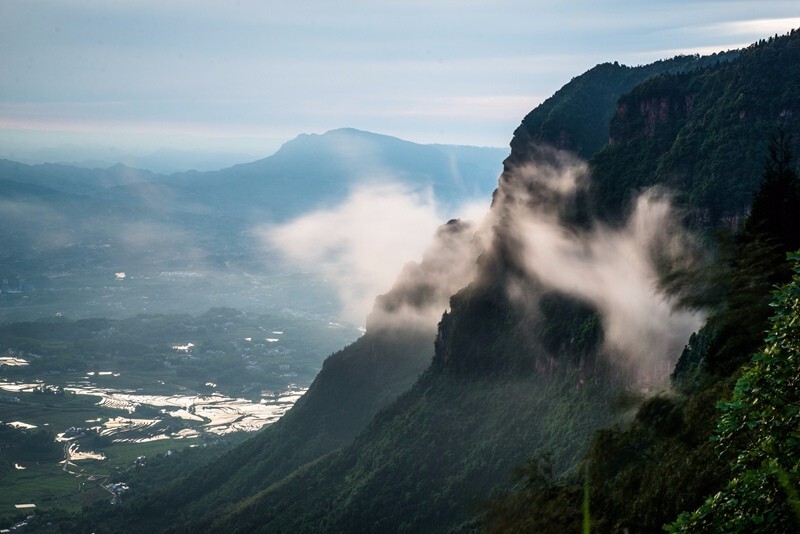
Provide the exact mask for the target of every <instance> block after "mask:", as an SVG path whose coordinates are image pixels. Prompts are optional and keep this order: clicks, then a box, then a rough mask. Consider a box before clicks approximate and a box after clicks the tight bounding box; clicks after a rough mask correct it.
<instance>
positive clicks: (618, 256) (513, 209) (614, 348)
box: [497, 153, 703, 383]
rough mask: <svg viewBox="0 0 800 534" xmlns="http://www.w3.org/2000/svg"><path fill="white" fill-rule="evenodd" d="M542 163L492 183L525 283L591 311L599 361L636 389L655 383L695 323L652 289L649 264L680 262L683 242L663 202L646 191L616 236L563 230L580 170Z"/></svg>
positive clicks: (582, 179)
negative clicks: (598, 329)
mask: <svg viewBox="0 0 800 534" xmlns="http://www.w3.org/2000/svg"><path fill="white" fill-rule="evenodd" d="M551 156H552V157H551V159H550V160H549V161H548V162H545V161H542V162H539V163H536V164H530V165H527V166H524V167H521V168H518V169H515V170H514V171H513V172H511V173H510V174H509V175H508V176H507V179H506V180H504V181H503V182H502V186H501V190H500V196H499V198H498V202H497V209H498V210H500V211H502V210H506V211H505V214H504V223H503V225H501V228H505V229H506V231H508V232H510V234H511V236H512V238H513V239H514V240H515V242H517V243H518V244H519V246H520V248H519V250H518V251H517V253H518V254H519V261H520V262H521V266H522V267H523V269H524V270H525V272H526V273H527V274H528V276H530V277H532V278H533V279H535V280H537V281H538V282H540V283H542V284H543V285H544V286H545V287H546V288H548V289H550V290H556V291H559V292H562V293H565V294H568V295H571V296H573V297H575V298H578V299H580V300H583V301H586V302H588V303H590V304H592V305H593V306H594V307H595V308H597V310H598V311H599V312H600V314H601V317H602V323H603V327H604V333H605V353H606V355H607V356H608V357H610V358H611V359H612V361H613V362H614V363H615V364H616V365H618V367H619V368H621V369H622V370H623V371H625V372H627V373H629V374H630V376H631V377H632V378H633V379H634V380H636V381H638V382H642V383H653V382H656V381H658V379H659V378H663V377H664V376H665V375H666V374H667V373H668V372H669V371H670V370H671V369H672V367H673V366H674V363H675V361H676V360H677V358H678V356H679V355H680V351H681V349H682V347H683V346H684V344H685V343H686V342H687V340H688V338H689V335H690V334H691V333H692V332H693V331H695V330H696V329H697V328H698V327H699V326H700V325H701V323H702V319H703V316H702V314H700V313H696V312H693V311H686V310H680V309H676V307H675V305H674V302H673V301H672V300H671V299H670V298H669V297H668V296H667V295H665V294H664V292H663V291H662V290H661V289H660V288H659V283H658V282H659V270H658V268H657V265H658V264H660V263H661V262H666V263H668V264H675V263H676V262H683V261H687V258H688V256H687V254H688V252H687V251H689V250H690V249H691V247H690V244H691V237H690V236H689V235H688V234H687V233H686V231H685V230H684V229H682V227H681V226H680V224H679V223H678V222H677V220H676V218H675V216H674V214H673V212H672V209H671V205H670V201H669V197H668V196H665V195H660V194H658V192H657V191H655V190H650V191H648V192H645V193H644V194H642V195H641V196H640V197H639V198H638V199H637V200H636V203H635V207H634V209H633V211H632V213H631V215H630V217H629V219H628V221H627V223H626V224H625V225H624V226H622V227H620V228H616V227H609V226H607V225H604V224H601V223H596V224H595V225H594V226H593V227H592V228H591V229H589V230H585V229H584V230H581V229H577V228H573V227H570V226H567V225H565V224H564V223H562V221H561V208H562V207H563V206H564V204H565V203H566V202H568V201H569V199H570V198H571V197H572V195H574V194H575V193H576V192H577V191H578V190H579V189H580V188H582V187H584V186H585V184H586V183H587V181H588V179H589V177H588V170H587V167H586V165H585V164H584V163H582V162H579V161H577V160H574V159H572V158H571V157H569V156H568V155H566V154H565V153H555V154H554V155H551ZM512 290H513V291H512V295H513V296H514V297H515V298H524V295H520V294H519V290H518V287H514V288H512Z"/></svg>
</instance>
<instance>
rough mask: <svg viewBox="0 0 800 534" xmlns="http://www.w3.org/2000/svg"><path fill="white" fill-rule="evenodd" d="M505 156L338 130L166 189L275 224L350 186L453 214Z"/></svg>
mask: <svg viewBox="0 0 800 534" xmlns="http://www.w3.org/2000/svg"><path fill="white" fill-rule="evenodd" d="M506 154H507V152H506V151H505V150H503V149H497V148H479V147H459V146H445V145H420V144H417V143H411V142H408V141H403V140H401V139H397V138H395V137H390V136H386V135H379V134H374V133H370V132H364V131H360V130H355V129H351V128H344V129H339V130H332V131H330V132H327V133H325V134H322V135H316V134H311V135H305V134H304V135H300V136H298V137H297V138H295V139H293V140H292V141H289V142H287V143H286V144H284V145H283V146H282V147H281V148H280V149H279V150H278V151H277V152H276V153H275V154H273V155H272V156H270V157H268V158H264V159H262V160H258V161H255V162H252V163H246V164H242V165H236V166H234V167H231V168H229V169H223V170H220V171H214V172H207V173H195V172H189V173H179V174H174V175H172V176H170V180H169V184H170V185H171V186H172V187H174V188H175V189H176V190H177V191H178V193H175V196H176V198H180V196H181V195H183V194H187V195H188V194H192V195H195V196H197V197H200V198H202V199H204V201H205V202H206V203H207V204H213V206H214V209H215V210H220V209H222V210H226V211H228V210H229V211H230V212H232V213H239V214H245V215H248V216H258V217H262V218H266V219H269V220H273V221H274V220H283V219H286V218H288V217H291V216H296V215H298V214H300V213H303V212H306V211H309V210H311V209H318V208H323V207H331V206H333V205H335V204H337V203H339V202H341V201H342V200H343V199H344V198H345V196H346V195H347V194H348V193H349V192H350V191H352V190H353V189H354V188H355V187H358V186H361V185H365V184H370V183H381V182H387V181H388V182H395V183H401V184H405V185H407V186H410V187H412V188H415V189H423V190H424V189H426V188H431V189H432V191H433V194H434V197H435V198H436V201H437V203H438V204H439V205H440V206H441V207H442V208H443V210H444V211H445V212H450V213H452V212H454V210H455V208H457V207H458V206H459V205H460V204H463V203H464V202H465V201H474V200H477V199H484V198H486V197H487V196H488V195H490V194H491V192H492V189H493V188H494V183H495V180H494V178H496V177H497V175H498V174H499V172H500V170H501V167H500V165H499V162H500V161H502V159H503V157H505V156H506ZM489 177H493V178H492V179H489ZM309 188H313V191H314V194H313V195H309ZM120 193H121V194H127V191H125V190H122V191H120Z"/></svg>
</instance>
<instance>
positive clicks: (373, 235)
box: [258, 182, 460, 325]
mask: <svg viewBox="0 0 800 534" xmlns="http://www.w3.org/2000/svg"><path fill="white" fill-rule="evenodd" d="M441 222H442V218H441V217H440V216H439V215H438V213H437V209H436V203H435V200H434V198H433V194H432V192H431V191H430V190H419V189H413V188H411V187H409V186H406V185H402V184H398V183H387V182H385V183H380V184H375V183H373V184H363V185H361V186H359V187H357V188H356V189H354V190H353V191H351V193H350V195H349V196H348V197H347V199H345V200H344V202H342V203H341V204H339V205H338V206H336V207H333V208H330V209H322V210H319V211H315V212H312V213H308V214H306V215H302V216H300V217H298V218H296V219H294V220H291V221H289V222H287V223H285V224H280V225H274V226H265V227H262V228H261V229H260V230H259V231H258V234H259V235H260V236H261V237H262V239H263V240H264V242H265V243H266V244H267V245H268V246H270V247H273V248H274V249H277V251H278V252H279V253H280V254H281V255H282V256H283V257H284V258H286V259H287V260H289V261H290V262H292V263H294V264H296V265H299V266H301V267H302V268H303V269H304V270H309V271H313V272H315V273H316V274H318V275H320V276H322V277H324V278H325V279H326V280H328V281H329V282H332V283H333V284H334V286H335V287H336V289H337V292H338V295H339V298H340V301H341V304H342V310H343V316H344V317H345V318H346V319H347V320H349V321H350V322H352V323H354V324H363V323H364V320H365V318H366V317H367V314H368V313H369V312H370V310H371V308H372V306H373V302H374V299H375V297H376V296H377V295H380V294H382V293H386V292H387V290H389V289H390V288H391V287H392V285H393V282H395V280H396V279H397V277H398V274H399V273H400V272H401V270H402V269H403V266H404V265H406V264H407V263H408V262H409V261H410V260H414V259H419V258H422V256H423V253H424V252H425V251H426V248H427V247H428V246H429V244H430V242H431V239H433V237H434V235H435V234H436V231H437V228H438V227H439V226H440V224H441ZM431 254H434V253H433V252H432V251H429V255H431ZM456 255H457V254H456ZM456 255H454V256H456ZM407 272H408V270H407ZM459 279H460V277H459ZM457 289H458V288H456V290H457ZM454 291H455V290H454ZM447 298H449V295H447ZM445 307H446V303H445V304H444V305H443V306H441V308H440V309H439V310H438V313H437V315H436V319H435V320H438V317H439V316H440V315H441V313H442V312H443V311H444V308H445ZM375 317H376V318H377V316H375ZM433 324H434V325H435V322H434V323H433Z"/></svg>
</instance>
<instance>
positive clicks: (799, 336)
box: [668, 253, 800, 533]
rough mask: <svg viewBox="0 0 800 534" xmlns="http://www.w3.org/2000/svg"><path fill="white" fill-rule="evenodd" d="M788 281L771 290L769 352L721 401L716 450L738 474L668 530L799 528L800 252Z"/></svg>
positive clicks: (764, 352) (792, 256)
mask: <svg viewBox="0 0 800 534" xmlns="http://www.w3.org/2000/svg"><path fill="white" fill-rule="evenodd" d="M789 257H790V259H791V260H792V261H793V263H794V269H793V270H794V276H793V277H792V280H791V282H790V283H788V284H786V285H784V286H783V287H781V288H780V289H778V290H776V291H775V292H774V293H773V298H772V303H771V305H772V306H773V307H774V309H775V315H774V316H773V317H772V318H771V319H770V322H771V324H772V328H771V330H770V333H769V334H768V336H767V338H766V345H765V347H764V349H763V350H762V351H761V352H759V353H757V354H756V355H755V356H754V357H753V359H752V362H751V364H750V365H749V366H748V367H747V368H746V369H745V370H744V373H743V374H742V376H741V378H739V380H738V381H737V383H736V387H735V388H734V392H733V396H732V398H731V400H730V401H727V402H723V403H720V404H719V405H718V407H719V409H720V411H721V415H720V416H719V419H718V422H717V430H716V434H715V436H714V437H713V438H712V439H715V440H716V442H717V449H718V452H719V454H720V455H721V456H722V457H723V458H724V457H729V458H730V459H731V461H732V472H733V478H732V479H731V480H730V482H729V483H728V485H727V487H726V488H725V489H724V490H722V491H720V492H718V493H716V494H715V495H713V496H711V497H709V498H708V499H707V500H706V502H705V503H704V504H703V505H702V506H701V507H700V508H699V509H697V510H696V511H695V512H693V513H684V514H681V516H680V517H679V518H678V520H677V521H676V522H675V523H673V524H672V525H670V526H669V527H668V529H669V531H670V532H748V533H750V532H764V533H767V532H796V531H797V530H798V529H800V500H799V499H798V493H797V491H798V488H800V432H798V429H799V428H800V253H794V254H790V255H789Z"/></svg>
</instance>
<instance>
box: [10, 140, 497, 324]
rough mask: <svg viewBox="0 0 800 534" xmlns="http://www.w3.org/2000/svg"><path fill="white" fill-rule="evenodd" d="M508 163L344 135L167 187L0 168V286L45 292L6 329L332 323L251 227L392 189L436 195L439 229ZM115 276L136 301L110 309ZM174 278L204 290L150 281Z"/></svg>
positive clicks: (148, 177)
mask: <svg viewBox="0 0 800 534" xmlns="http://www.w3.org/2000/svg"><path fill="white" fill-rule="evenodd" d="M359 154H371V155H372V156H371V157H370V158H368V159H367V158H359ZM504 155H505V151H504V150H501V149H494V148H479V147H459V146H444V145H420V144H416V143H411V142H408V141H403V140H400V139H397V138H393V137H389V136H384V135H378V134H372V133H369V132H362V131H358V130H352V129H342V130H334V131H331V132H328V133H326V134H322V135H301V136H299V137H298V138H297V139H294V140H292V141H289V142H288V143H286V144H285V145H284V146H283V147H282V148H281V149H280V150H279V151H278V152H277V153H276V154H274V155H273V156H270V157H268V158H264V159H262V160H259V161H255V162H251V163H247V164H241V165H235V166H233V167H230V168H227V169H223V170H219V171H213V172H197V171H193V172H187V173H176V174H172V175H169V176H166V175H162V174H155V173H152V172H150V171H144V170H139V169H133V168H130V167H126V166H124V165H120V164H118V165H114V166H112V167H109V168H107V169H82V168H77V167H71V166H67V165H59V164H40V165H26V164H22V163H17V162H12V161H7V160H0V207H2V209H0V226H2V228H4V229H8V231H4V232H0V278H7V279H9V278H10V279H13V278H23V279H25V280H27V281H29V282H30V285H31V286H32V287H36V288H38V290H39V291H38V293H37V294H36V295H25V297H31V298H34V300H35V301H36V302H35V303H34V302H30V301H26V302H24V301H23V300H22V298H21V297H20V299H16V300H12V299H6V300H4V301H2V303H1V304H2V306H0V320H3V319H4V318H9V319H15V320H20V319H23V318H36V317H38V316H40V315H37V314H53V313H57V312H58V313H68V314H70V315H73V316H74V315H79V316H97V315H106V314H112V315H116V316H124V315H125V314H133V313H137V312H138V313H141V312H146V311H147V310H146V308H147V307H148V306H149V307H150V308H151V310H152V309H158V310H159V311H176V312H188V311H190V310H191V311H195V310H196V307H197V306H199V307H201V308H203V307H206V308H207V307H210V306H213V305H221V304H224V305H227V306H232V307H241V306H251V307H253V306H264V305H268V306H271V307H274V308H273V309H277V310H280V309H284V308H299V309H303V307H304V306H305V312H311V313H324V314H330V313H333V312H335V311H336V310H335V308H336V303H333V302H331V301H332V297H331V295H330V287H328V289H327V290H326V289H325V288H323V287H320V286H321V285H322V284H321V283H320V282H318V281H316V280H314V279H313V278H312V277H311V275H307V274H305V275H304V274H303V273H298V272H296V270H294V269H292V270H291V271H288V268H287V267H286V266H284V265H282V264H280V262H279V261H277V253H276V252H275V251H274V250H265V247H264V246H262V243H261V241H260V239H259V238H258V237H257V235H256V234H257V233H258V228H260V227H262V226H263V225H265V224H276V223H281V222H285V221H286V220H287V219H290V218H292V217H296V216H300V215H302V214H306V213H308V212H309V211H312V210H316V209H321V208H332V207H336V206H337V205H338V204H339V203H340V202H342V201H344V200H345V198H346V197H347V196H348V195H349V194H351V193H352V192H354V191H355V190H356V189H357V188H359V187H360V186H361V185H364V184H367V183H374V182H381V183H385V182H387V181H391V182H393V183H398V184H401V187H403V188H405V189H408V190H414V191H419V192H425V191H431V193H432V196H435V198H436V202H437V206H438V207H439V211H440V216H441V217H442V221H445V220H447V217H449V216H450V215H449V214H448V212H455V211H456V210H457V209H458V207H459V206H461V205H463V204H464V203H466V202H469V201H472V200H474V199H475V198H485V197H486V196H487V195H488V194H489V193H490V192H491V189H492V188H493V187H494V183H495V182H496V178H497V175H498V174H499V172H500V171H501V168H502V166H501V161H502V158H503V157H504ZM117 272H127V273H128V274H129V275H132V276H129V277H128V281H127V282H126V283H127V284H128V286H126V290H131V289H134V291H135V292H137V293H138V294H139V295H140V296H137V297H136V298H127V299H126V298H125V296H126V294H125V293H123V292H116V293H115V294H114V296H115V297H116V296H118V297H120V299H109V296H108V291H107V290H106V289H107V288H106V286H107V284H108V281H109V280H114V273H117ZM171 272H178V273H196V274H198V275H201V276H203V277H204V280H203V283H204V284H205V290H204V291H198V290H197V288H196V287H195V288H191V289H190V288H189V287H187V285H186V284H185V283H184V282H186V281H185V280H184V281H183V282H181V281H178V282H176V283H170V284H165V283H157V282H147V280H150V281H155V280H158V279H159V277H162V278H163V276H162V274H161V273H171ZM243 272H244V273H245V274H244V275H243V274H242V273H243ZM162 282H166V280H163V279H162ZM131 286H136V287H131ZM85 288H89V289H90V291H85V290H84V289H85ZM90 293H91V294H90ZM67 294H69V296H68V295H67ZM203 294H205V295H208V298H201V295H203ZM128 295H130V293H128ZM101 296H102V298H103V299H106V300H100V298H101ZM218 298H223V299H226V300H224V301H223V302H218ZM111 300H114V302H113V303H112V302H111ZM198 300H200V301H201V302H198ZM123 301H124V302H123ZM148 301H149V302H148ZM189 301H192V302H193V303H194V304H190V303H189ZM265 302H266V304H264V303H265ZM6 306H7V307H6Z"/></svg>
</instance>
